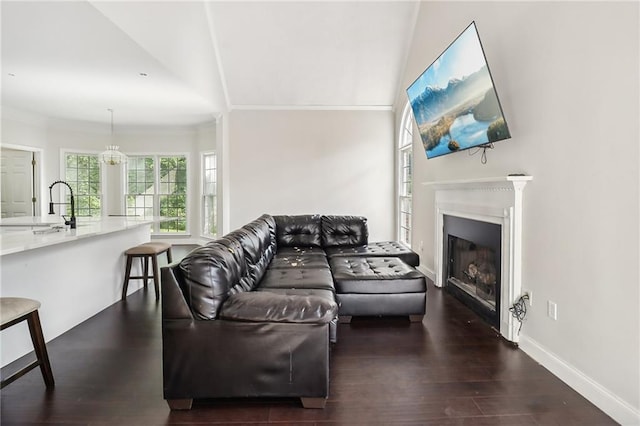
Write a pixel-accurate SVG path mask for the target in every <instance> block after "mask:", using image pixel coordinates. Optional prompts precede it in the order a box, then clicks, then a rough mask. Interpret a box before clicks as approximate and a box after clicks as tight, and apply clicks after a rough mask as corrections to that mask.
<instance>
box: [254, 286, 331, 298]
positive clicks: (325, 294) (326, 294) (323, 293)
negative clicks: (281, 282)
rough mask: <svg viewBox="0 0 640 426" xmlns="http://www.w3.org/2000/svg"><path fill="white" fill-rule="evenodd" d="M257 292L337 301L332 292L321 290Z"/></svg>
mask: <svg viewBox="0 0 640 426" xmlns="http://www.w3.org/2000/svg"><path fill="white" fill-rule="evenodd" d="M256 291H266V292H268V293H275V294H282V295H286V296H315V297H321V298H323V299H326V300H330V301H335V300H336V296H335V294H334V293H333V291H331V290H324V289H319V288H263V287H258V288H257V289H256Z"/></svg>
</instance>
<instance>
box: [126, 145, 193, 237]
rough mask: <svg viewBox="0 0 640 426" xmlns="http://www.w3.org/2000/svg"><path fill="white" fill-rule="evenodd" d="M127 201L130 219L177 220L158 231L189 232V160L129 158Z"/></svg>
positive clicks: (161, 224) (171, 157) (160, 226)
mask: <svg viewBox="0 0 640 426" xmlns="http://www.w3.org/2000/svg"><path fill="white" fill-rule="evenodd" d="M125 198H126V207H127V215H134V216H141V217H151V216H165V217H172V218H174V219H172V220H170V221H164V222H162V223H160V225H159V228H158V229H154V230H155V231H159V232H161V233H184V232H187V158H186V157H185V156H183V155H181V156H161V155H141V156H129V161H128V163H127V194H126V196H125Z"/></svg>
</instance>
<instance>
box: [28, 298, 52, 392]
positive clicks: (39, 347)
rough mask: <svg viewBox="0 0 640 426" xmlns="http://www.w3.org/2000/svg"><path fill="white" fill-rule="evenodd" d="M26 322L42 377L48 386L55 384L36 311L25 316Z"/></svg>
mask: <svg viewBox="0 0 640 426" xmlns="http://www.w3.org/2000/svg"><path fill="white" fill-rule="evenodd" d="M27 324H29V333H31V341H32V342H33V348H34V349H35V352H36V357H37V358H38V363H39V364H40V371H41V372H42V378H43V379H44V383H45V384H46V385H47V387H48V388H52V387H54V386H55V382H54V380H53V372H52V371H51V364H50V363H49V355H48V354H47V346H46V344H45V342H44V336H43V334H42V326H41V325H40V316H39V315H38V311H37V310H36V311H33V312H31V313H30V314H29V316H28V317H27Z"/></svg>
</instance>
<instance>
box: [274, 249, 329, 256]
mask: <svg viewBox="0 0 640 426" xmlns="http://www.w3.org/2000/svg"><path fill="white" fill-rule="evenodd" d="M277 254H278V255H282V256H300V255H304V256H322V257H327V255H326V253H325V251H324V249H322V248H321V247H278V252H277Z"/></svg>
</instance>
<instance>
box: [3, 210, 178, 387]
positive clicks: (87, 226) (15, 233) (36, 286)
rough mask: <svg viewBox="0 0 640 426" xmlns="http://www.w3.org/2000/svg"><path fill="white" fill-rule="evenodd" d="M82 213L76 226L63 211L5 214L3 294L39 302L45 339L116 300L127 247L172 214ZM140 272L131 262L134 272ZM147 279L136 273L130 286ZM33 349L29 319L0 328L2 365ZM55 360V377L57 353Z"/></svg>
mask: <svg viewBox="0 0 640 426" xmlns="http://www.w3.org/2000/svg"><path fill="white" fill-rule="evenodd" d="M77 219H78V223H77V229H69V227H68V226H67V227H65V226H64V222H63V220H62V218H61V217H59V216H43V217H35V218H31V217H28V218H27V217H22V218H9V219H2V220H0V278H1V279H0V294H1V295H2V297H27V298H30V299H35V300H38V301H40V303H41V304H42V305H41V307H40V310H39V313H40V319H41V322H42V330H43V334H44V337H45V340H46V341H47V342H48V341H50V340H51V339H54V338H55V337H57V336H59V335H60V334H62V333H64V332H66V331H68V330H70V329H71V328H73V327H75V326H76V325H78V324H80V323H81V322H83V321H86V320H87V319H88V318H90V317H92V316H94V315H95V314H97V313H98V312H100V311H101V310H103V309H105V308H107V307H108V306H110V305H112V304H114V303H119V301H120V296H121V292H122V282H123V278H124V266H125V256H124V252H125V250H127V249H128V248H130V247H134V246H136V245H138V244H142V243H145V242H148V241H150V239H151V227H152V225H153V223H154V222H160V221H163V220H168V219H169V218H162V217H156V218H151V219H142V218H139V217H131V216H114V217H101V218H89V217H87V218H84V217H80V218H77ZM54 227H62V229H61V230H57V229H54ZM34 231H36V233H34ZM42 232H44V233H42ZM141 272H142V271H141V268H140V265H139V264H138V262H134V270H133V271H132V275H141ZM142 284H143V283H142V280H132V281H131V283H130V284H129V290H128V293H132V292H134V291H137V290H139V289H140V288H141V287H142ZM150 285H153V284H151V283H150ZM152 293H153V292H152ZM150 297H154V296H153V294H151V296H150ZM32 350H33V345H32V344H31V340H30V337H29V330H28V329H27V327H26V325H18V326H16V327H11V328H9V329H6V330H3V331H2V334H0V365H1V366H5V365H7V364H8V363H10V362H12V361H14V360H16V359H18V358H19V357H21V356H23V355H25V354H27V353H28V352H30V351H32ZM51 363H52V367H53V370H54V371H53V374H54V376H55V360H52V361H51Z"/></svg>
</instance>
